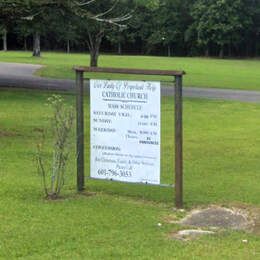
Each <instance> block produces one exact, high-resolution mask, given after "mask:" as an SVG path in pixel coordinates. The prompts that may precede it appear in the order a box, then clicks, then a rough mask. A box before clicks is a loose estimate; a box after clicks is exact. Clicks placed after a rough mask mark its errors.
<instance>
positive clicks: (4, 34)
mask: <svg viewBox="0 0 260 260" xmlns="http://www.w3.org/2000/svg"><path fill="white" fill-rule="evenodd" d="M3 51H7V30H6V29H4V30H3Z"/></svg>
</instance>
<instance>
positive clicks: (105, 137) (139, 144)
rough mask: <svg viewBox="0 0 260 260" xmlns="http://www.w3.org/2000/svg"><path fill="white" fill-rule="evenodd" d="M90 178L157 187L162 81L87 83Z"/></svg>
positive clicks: (99, 81) (158, 179)
mask: <svg viewBox="0 0 260 260" xmlns="http://www.w3.org/2000/svg"><path fill="white" fill-rule="evenodd" d="M90 91H91V92H90V93H91V98H90V99H91V109H90V111H91V126H90V127H91V177H92V178H97V179H110V180H116V181H123V182H138V183H150V184H160V142H161V140H160V127H161V126H160V118H161V105H160V102H161V90H160V82H145V81H110V80H91V81H90Z"/></svg>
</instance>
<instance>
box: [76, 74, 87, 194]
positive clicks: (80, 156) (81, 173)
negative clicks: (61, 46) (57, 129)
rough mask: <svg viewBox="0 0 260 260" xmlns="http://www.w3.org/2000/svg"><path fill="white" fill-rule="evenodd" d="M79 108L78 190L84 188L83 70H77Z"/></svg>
mask: <svg viewBox="0 0 260 260" xmlns="http://www.w3.org/2000/svg"><path fill="white" fill-rule="evenodd" d="M76 109H77V111H76V112H77V190H78V191H79V192H80V191H83V190H84V185H85V184H84V182H85V180H84V79H83V72H82V71H76Z"/></svg>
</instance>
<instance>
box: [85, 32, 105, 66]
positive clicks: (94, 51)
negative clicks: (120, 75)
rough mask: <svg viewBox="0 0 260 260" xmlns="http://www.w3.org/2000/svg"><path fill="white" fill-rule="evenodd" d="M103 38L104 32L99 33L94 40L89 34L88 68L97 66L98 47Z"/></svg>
mask: <svg viewBox="0 0 260 260" xmlns="http://www.w3.org/2000/svg"><path fill="white" fill-rule="evenodd" d="M103 36H104V31H103V30H102V31H100V32H99V33H98V34H97V35H96V36H95V38H94V40H93V38H92V36H91V34H89V43H88V45H89V51H90V67H97V66H98V58H99V50H100V45H101V42H102V39H103Z"/></svg>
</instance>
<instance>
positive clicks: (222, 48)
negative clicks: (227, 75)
mask: <svg viewBox="0 0 260 260" xmlns="http://www.w3.org/2000/svg"><path fill="white" fill-rule="evenodd" d="M219 58H221V59H223V58H224V46H223V45H221V46H220V51H219Z"/></svg>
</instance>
